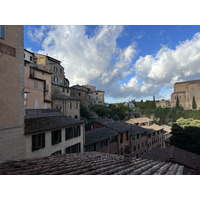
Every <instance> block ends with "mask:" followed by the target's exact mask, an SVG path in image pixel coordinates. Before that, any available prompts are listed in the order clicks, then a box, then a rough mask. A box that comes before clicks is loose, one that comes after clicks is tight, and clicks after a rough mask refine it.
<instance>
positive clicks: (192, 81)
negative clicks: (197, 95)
mask: <svg viewBox="0 0 200 200" xmlns="http://www.w3.org/2000/svg"><path fill="white" fill-rule="evenodd" d="M182 83H188V84H193V83H200V80H190V81H183V82H176V83H175V84H182Z"/></svg>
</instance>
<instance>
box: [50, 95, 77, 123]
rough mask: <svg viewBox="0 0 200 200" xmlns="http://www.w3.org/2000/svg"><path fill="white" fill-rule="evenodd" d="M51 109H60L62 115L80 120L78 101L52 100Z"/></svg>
mask: <svg viewBox="0 0 200 200" xmlns="http://www.w3.org/2000/svg"><path fill="white" fill-rule="evenodd" d="M70 103H71V104H72V108H70ZM52 108H61V112H62V114H63V115H65V116H68V117H72V118H75V116H77V117H78V119H80V101H78V100H66V99H53V100H52Z"/></svg>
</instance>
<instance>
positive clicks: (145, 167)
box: [0, 152, 183, 175]
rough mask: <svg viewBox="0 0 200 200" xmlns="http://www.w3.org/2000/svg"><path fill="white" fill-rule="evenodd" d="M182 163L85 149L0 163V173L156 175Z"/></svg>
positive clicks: (175, 169) (175, 171) (178, 168)
mask: <svg viewBox="0 0 200 200" xmlns="http://www.w3.org/2000/svg"><path fill="white" fill-rule="evenodd" d="M182 172H183V166H180V165H178V164H172V163H165V162H158V161H153V160H145V159H137V160H136V159H133V160H131V162H126V161H124V157H123V156H120V155H115V154H108V153H101V152H85V153H74V154H63V155H55V156H49V157H43V158H32V159H26V160H21V161H10V162H5V163H0V175H4V174H5V175H9V174H10V175H17V174H18V175H20V174H27V175H39V174H40V175H47V174H49V175H78V174H80V175H96V174H99V175H110V174H113V175H157V174H174V175H175V174H176V175H179V174H182Z"/></svg>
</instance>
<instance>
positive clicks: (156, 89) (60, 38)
mask: <svg viewBox="0 0 200 200" xmlns="http://www.w3.org/2000/svg"><path fill="white" fill-rule="evenodd" d="M123 30H124V29H123V26H99V27H97V28H96V29H95V31H94V32H93V35H90V37H89V36H88V35H87V34H86V27H85V26H48V27H43V26H41V27H40V28H39V29H36V28H34V29H29V31H28V33H27V34H28V35H29V37H30V38H31V39H32V40H33V41H36V40H37V41H41V44H42V48H43V49H42V50H41V51H39V53H42V54H46V53H48V55H49V56H52V57H54V58H56V59H58V60H61V61H62V63H61V64H62V66H63V67H64V68H65V75H66V77H67V78H68V79H69V80H70V83H71V85H74V84H81V85H82V84H94V85H96V86H97V88H98V89H101V90H105V92H106V93H105V94H106V95H108V96H110V97H112V98H120V99H123V98H124V99H127V98H130V100H131V99H141V98H144V99H145V98H152V96H154V95H155V96H157V97H159V98H166V97H169V96H170V95H169V94H170V93H169V92H163V88H164V90H167V89H170V90H169V91H172V88H173V84H174V83H175V82H177V81H182V80H191V79H198V76H199V74H200V68H199V63H200V33H196V34H195V35H194V37H193V38H192V39H191V40H186V41H184V42H180V43H179V44H178V45H177V46H176V47H175V49H170V48H169V47H168V46H162V47H161V49H160V50H159V51H158V52H157V53H156V54H155V55H146V56H144V57H139V58H138V59H137V60H136V61H134V62H135V63H133V60H134V59H135V56H136V54H137V50H136V49H137V48H136V46H137V44H136V43H134V42H133V43H131V44H130V45H129V46H127V47H126V48H124V49H120V48H119V47H118V46H117V39H118V38H119V37H120V36H121V34H122V32H123ZM127 77H129V80H128V81H127V79H126V78H127ZM164 95H165V96H164Z"/></svg>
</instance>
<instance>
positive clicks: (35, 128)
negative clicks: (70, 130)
mask: <svg viewBox="0 0 200 200" xmlns="http://www.w3.org/2000/svg"><path fill="white" fill-rule="evenodd" d="M80 124H84V121H82V120H78V119H74V118H71V117H67V116H62V115H58V116H49V117H37V118H29V119H25V134H31V133H37V132H42V131H49V130H56V129H61V128H65V127H69V126H74V125H80Z"/></svg>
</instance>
